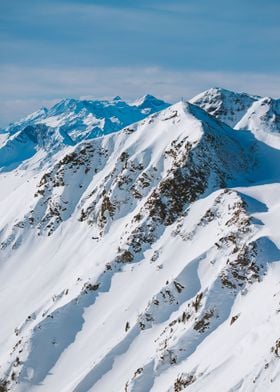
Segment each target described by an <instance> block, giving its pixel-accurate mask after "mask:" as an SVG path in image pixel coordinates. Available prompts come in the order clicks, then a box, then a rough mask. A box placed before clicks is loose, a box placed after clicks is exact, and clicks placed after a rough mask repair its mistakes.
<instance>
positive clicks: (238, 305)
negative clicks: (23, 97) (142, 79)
mask: <svg viewBox="0 0 280 392" xmlns="http://www.w3.org/2000/svg"><path fill="white" fill-rule="evenodd" d="M215 91H216V92H217V89H212V90H210V92H206V93H202V94H201V95H200V98H199V99H198V98H197V97H196V98H194V99H193V100H192V102H193V103H194V104H192V103H184V102H179V103H177V104H175V105H172V106H169V107H165V108H163V110H156V107H157V108H158V109H160V106H161V105H165V104H164V103H161V104H159V105H157V104H155V105H151V104H150V103H147V102H149V101H154V98H153V97H150V96H147V97H146V98H144V99H142V100H138V101H136V102H134V103H133V104H131V107H132V108H137V110H136V109H133V111H134V110H136V111H138V113H139V112H140V113H142V116H143V117H142V118H141V119H139V121H137V122H133V121H131V122H130V123H129V124H126V125H125V126H124V127H123V129H122V130H118V132H116V129H113V130H112V129H111V131H109V130H106V131H105V130H104V129H103V131H104V133H105V135H103V134H102V136H101V137H97V136H98V135H97V134H94V135H93V136H91V137H90V138H88V137H87V136H85V137H82V139H83V140H81V141H80V142H79V138H77V139H75V137H74V136H73V135H75V129H76V128H75V126H73V127H72V125H70V124H68V122H67V111H68V108H69V105H70V104H69V105H68V104H67V105H65V107H64V109H63V102H62V103H61V107H60V109H59V106H58V108H56V109H55V111H54V112H52V113H50V112H51V111H52V110H54V108H52V109H50V110H49V111H48V112H46V111H41V114H36V115H32V117H31V118H29V120H30V121H31V122H32V123H30V124H29V123H27V122H28V121H29V120H28V119H27V120H26V123H25V125H24V126H23V127H22V129H18V130H15V132H14V133H13V131H12V128H11V129H10V130H9V138H8V141H9V142H10V143H12V142H13V140H14V138H16V137H19V134H20V135H21V136H22V137H25V138H26V139H24V140H23V142H22V146H24V148H22V149H20V147H18V149H19V151H21V153H22V154H23V155H24V154H26V155H24V157H23V158H22V159H21V161H18V163H17V165H16V167H14V168H12V167H11V166H9V170H6V166H5V165H7V164H9V165H10V162H8V163H7V160H6V161H5V159H7V158H5V155H3V151H4V152H5V150H4V149H3V148H2V149H0V162H2V167H3V168H4V169H3V171H2V173H0V292H1V295H0V309H1V315H2V319H3V322H2V323H1V325H0V365H1V367H0V379H1V381H0V391H1V392H2V391H4V392H5V391H7V390H11V391H16V392H25V391H28V392H29V391H31V392H33V391H38V392H44V391H46V392H49V391H54V392H74V391H75V392H86V391H94V392H99V391H100V392H104V391H106V392H107V391H108V392H121V391H123V392H128V391H131V392H132V391H133V392H149V391H153V392H164V391H166V392H167V391H175V392H178V391H183V390H186V391H191V392H217V391H221V392H229V391H235V392H237V391H240V392H241V391H246V392H255V391H259V392H266V391H272V392H278V391H279V385H280V360H279V356H280V331H279V322H280V319H279V318H280V313H279V304H280V263H279V261H280V250H279V247H280V234H279V230H278V222H279V218H280V207H279V198H278V195H279V192H280V185H279V180H280V168H279V165H278V161H279V159H280V145H279V143H278V142H277V138H278V134H277V133H276V134H273V138H272V139H269V143H266V140H265V139H264V140H261V139H260V138H259V137H258V135H257V133H258V132H268V133H270V132H271V129H270V128H266V126H267V127H269V126H270V125H269V124H270V119H271V116H267V117H266V116H262V118H261V119H260V118H259V117H258V120H259V122H257V121H254V126H256V127H257V128H256V129H252V128H251V127H249V126H248V125H250V124H249V120H248V121H247V122H246V123H245V116H246V115H247V117H248V118H249V117H250V113H251V114H253V112H255V113H254V115H255V114H257V115H258V113H260V112H259V110H257V109H256V110H252V108H253V107H254V105H257V104H258V103H259V104H260V102H262V99H261V98H259V97H252V96H249V95H247V94H241V95H240V94H237V93H232V92H227V91H226V90H222V91H219V92H217V94H216V93H215ZM225 95H226V99H224V96H225ZM218 96H220V98H218ZM211 97H212V98H211ZM237 97H239V98H238V99H237ZM211 99H213V102H211ZM219 100H220V102H219ZM263 101H264V102H266V99H263ZM75 102H76V101H75ZM114 102H115V103H110V104H108V105H109V106H110V108H111V106H112V107H113V108H114V110H115V109H116V108H115V106H116V105H117V106H118V104H119V102H122V101H120V99H119V98H118V97H117V98H116V100H115V101H114ZM206 103H207V104H206ZM76 104H77V105H78V106H79V104H81V105H82V106H83V105H84V104H82V103H80V102H79V103H77V102H76V103H75V105H76ZM225 104H226V105H225ZM75 105H74V106H75ZM121 105H123V107H125V108H126V105H127V104H124V103H123V102H122V103H121ZM205 105H206V106H205ZM70 106H71V105H70ZM74 106H73V107H72V109H71V110H70V109H69V110H70V111H71V113H74V112H75V110H76V109H75V108H74ZM199 106H201V107H202V108H200V107H199ZM260 106H261V105H260ZM75 107H76V106H75ZM221 107H223V109H222V113H221ZM211 108H216V109H211ZM257 108H259V106H257ZM203 109H204V110H203ZM106 110H107V109H106ZM110 110H111V109H110ZM112 110H113V109H112ZM125 110H126V109H125ZM81 111H83V109H77V113H81ZM273 111H276V109H275V108H274V107H273ZM150 112H152V113H151V114H149V113H150ZM207 112H209V113H210V114H209V113H207ZM241 112H242V113H241ZM44 113H45V114H44ZM54 113H56V114H55V115H54ZM107 113H108V112H107V111H106V115H107ZM262 113H263V112H262ZM102 115H103V118H105V115H104V114H102ZM122 115H123V112H122V109H120V113H119V117H118V118H120V119H121V118H123V117H122ZM40 116H42V117H40ZM55 116H60V117H59V118H60V119H63V121H64V123H63V125H62V123H61V124H59V125H58V124H57V123H56V125H53V126H51V125H50V123H49V122H48V121H50V118H53V117H55ZM71 116H72V115H71ZM77 116H79V115H78V114H77ZM100 116H101V115H100ZM215 116H217V118H216V117H215ZM221 116H222V117H221ZM144 117H145V118H144ZM71 118H72V117H71ZM100 118H101V117H100ZM242 118H243V119H244V122H243V123H242ZM250 118H251V117H250ZM44 120H46V121H45V122H44ZM222 120H223V121H222ZM256 120H257V118H256ZM69 121H70V122H71V121H72V120H69ZM75 121H78V120H75ZM120 121H121V120H120ZM237 123H238V124H239V125H237ZM229 124H230V125H231V126H235V127H236V128H238V129H233V128H232V127H230V126H229ZM262 124H265V125H262ZM245 125H246V126H245ZM19 126H20V125H19ZM14 127H15V126H14ZM63 127H65V128H63ZM62 128H63V129H67V132H66V131H65V134H67V135H68V136H69V137H70V138H71V140H74V143H67V142H63V143H61V144H60V148H57V149H56V150H55V152H54V153H52V154H49V153H50V151H49V150H50V149H51V148H52V147H51V146H52V145H49V144H48V141H49V140H54V138H55V137H56V135H57V133H56V132H57V130H60V131H61V129H62ZM70 128H71V131H70ZM248 128H249V129H248ZM23 131H24V132H23ZM77 131H78V132H80V134H83V135H87V131H85V130H84V129H83V130H82V131H81V129H78V128H77ZM48 132H50V134H48ZM52 132H54V134H53V133H52ZM42 134H43V135H44V137H43V139H44V142H42V143H41V142H39V140H41V137H42V136H41V135H42ZM54 135H55V136H54ZM38 144H40V145H44V148H38ZM272 144H273V145H272ZM18 146H20V144H18ZM26 146H29V147H28V148H30V150H28V149H27V150H26ZM30 151H32V153H31V152H30ZM46 154H47V155H46ZM46 156H47V157H49V159H46ZM5 162H6V163H5ZM1 385H2V386H1Z"/></svg>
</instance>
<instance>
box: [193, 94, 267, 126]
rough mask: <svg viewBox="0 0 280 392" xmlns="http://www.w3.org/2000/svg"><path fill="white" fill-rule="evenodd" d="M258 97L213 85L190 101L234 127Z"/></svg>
mask: <svg viewBox="0 0 280 392" xmlns="http://www.w3.org/2000/svg"><path fill="white" fill-rule="evenodd" d="M258 99H260V97H258V96H254V95H249V94H246V93H236V92H233V91H230V90H226V89H223V88H220V87H215V88H211V89H209V90H206V91H204V92H203V93H201V94H199V95H197V96H196V97H194V98H192V99H191V100H190V102H192V103H193V104H195V105H198V106H200V107H201V108H202V109H204V110H206V111H207V112H208V113H210V114H211V115H213V116H215V117H217V118H218V119H219V120H221V121H223V122H225V123H226V124H228V125H229V126H231V127H234V126H235V125H236V124H237V122H238V121H240V120H241V118H242V117H243V116H244V114H245V113H246V111H247V110H248V109H249V107H250V106H251V105H252V104H253V103H254V102H255V101H256V100H258Z"/></svg>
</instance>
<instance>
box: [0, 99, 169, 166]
mask: <svg viewBox="0 0 280 392" xmlns="http://www.w3.org/2000/svg"><path fill="white" fill-rule="evenodd" d="M168 106H169V104H167V103H166V102H164V101H162V100H159V99H157V98H155V97H153V96H152V95H145V96H144V97H142V98H141V99H139V100H137V101H135V102H133V103H132V104H128V103H126V102H125V101H123V100H122V99H121V98H120V97H115V98H114V99H113V100H112V101H104V100H103V101H98V100H96V101H90V100H76V99H64V100H62V101H61V102H59V103H57V104H56V105H54V106H53V107H52V108H50V109H46V108H42V109H40V110H39V111H37V112H35V113H32V114H31V115H29V116H27V117H26V118H24V119H22V120H20V121H19V122H16V123H13V124H11V125H10V126H9V127H8V128H7V129H5V130H2V132H1V133H0V136H1V138H0V168H1V167H3V166H6V167H7V166H9V165H10V166H11V168H13V167H15V166H17V165H18V164H19V163H20V162H21V161H22V160H24V159H28V158H30V157H31V156H33V155H34V154H35V153H36V151H38V150H39V149H42V150H44V151H45V152H48V154H46V155H47V159H49V158H50V155H53V154H54V153H55V152H57V151H58V150H60V149H61V148H63V147H64V146H65V145H75V144H77V143H79V142H81V141H82V140H85V139H93V138H95V137H98V136H103V135H107V134H109V133H113V132H117V131H119V130H120V129H122V128H124V127H125V126H127V125H129V124H132V123H134V122H136V121H139V120H142V119H143V118H145V117H147V115H149V114H152V113H155V112H158V111H160V110H162V109H165V108H166V107H168Z"/></svg>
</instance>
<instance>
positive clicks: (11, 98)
mask: <svg viewBox="0 0 280 392" xmlns="http://www.w3.org/2000/svg"><path fill="white" fill-rule="evenodd" d="M0 85H1V92H0V125H1V126H4V125H6V124H7V123H9V122H11V121H15V120H18V119H19V118H20V117H22V116H24V115H26V114H29V113H30V112H32V111H34V110H37V109H39V108H40V107H42V106H50V105H52V104H53V103H54V102H56V101H57V100H59V99H61V98H64V97H76V98H78V97H81V96H90V97H92V98H106V97H113V96H115V95H121V96H122V97H123V98H124V99H128V100H131V99H135V98H136V97H139V96H141V95H144V94H146V93H150V94H153V95H156V96H158V97H160V98H163V99H165V100H167V101H169V102H175V101H177V100H179V99H180V98H181V97H184V98H185V99H190V98H191V97H192V96H194V95H195V94H197V93H199V92H201V91H203V90H205V89H208V88H210V87H213V86H221V87H224V88H228V89H232V90H235V91H245V92H249V93H252V94H259V95H265V96H272V97H278V94H279V90H280V74H269V75H266V74H261V73H240V72H238V73H234V72H210V71H209V72H208V71H200V72H194V71H184V70H177V71H173V70H172V71H171V70H167V69H163V68H158V67H144V68H141V67H139V68H137V67H136V68H134V67H131V68H130V67H111V68H110V67H105V68H104V67H98V68H90V67H89V68H86V67H83V68H69V69H61V68H33V67H17V66H0Z"/></svg>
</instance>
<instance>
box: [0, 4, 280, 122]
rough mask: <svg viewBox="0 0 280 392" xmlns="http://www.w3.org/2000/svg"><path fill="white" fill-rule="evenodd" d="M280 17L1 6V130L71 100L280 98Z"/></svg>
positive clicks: (275, 12) (247, 7)
mask: <svg viewBox="0 0 280 392" xmlns="http://www.w3.org/2000/svg"><path fill="white" fill-rule="evenodd" d="M279 15H280V1H279V0H266V1H260V0H234V1H233V0H195V1H194V0H169V1H168V0H160V1H159V0H141V1H140V0H137V1H135V0H91V1H90V0H44V1H39V0H25V1H22V0H10V1H4V0H0V53H1V56H0V86H1V89H0V125H2V126H3V125H4V124H6V123H8V122H9V121H14V120H16V119H18V118H19V117H21V116H23V115H25V114H27V113H29V112H30V111H33V110H36V109H37V108H39V107H41V106H42V105H51V104H52V103H54V102H56V101H57V100H58V99H60V98H63V97H66V96H73V97H80V96H82V97H94V98H99V97H100V98H104V97H112V96H114V95H121V96H122V97H123V98H126V99H133V98H136V97H137V96H141V95H143V94H145V93H152V94H154V95H157V96H159V97H162V98H165V99H167V100H169V101H171V102H172V101H176V100H178V99H179V98H181V97H182V96H183V97H185V98H190V97H191V96H193V95H195V94H196V93H198V92H200V91H202V90H205V89H207V88H209V87H211V86H222V87H226V88H230V89H235V90H239V91H241V90H242V91H248V92H251V93H257V94H261V95H271V96H279V95H280V94H279V87H280V70H279V63H280V50H279V48H280V23H279Z"/></svg>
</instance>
